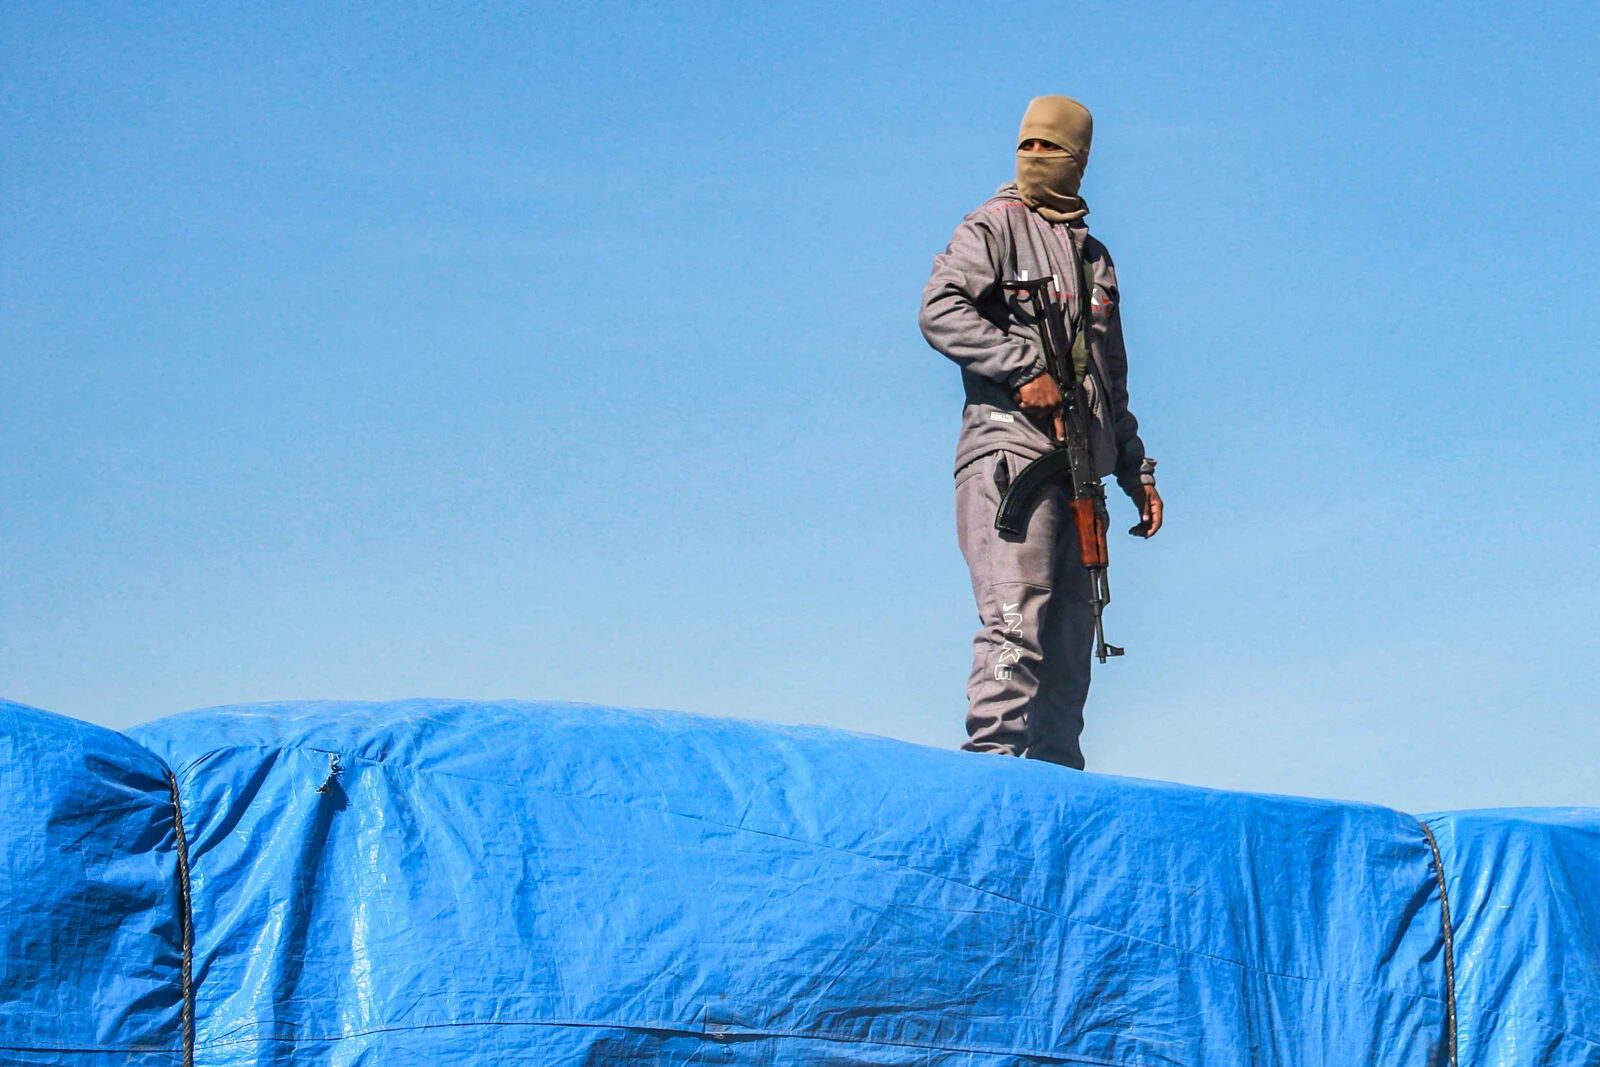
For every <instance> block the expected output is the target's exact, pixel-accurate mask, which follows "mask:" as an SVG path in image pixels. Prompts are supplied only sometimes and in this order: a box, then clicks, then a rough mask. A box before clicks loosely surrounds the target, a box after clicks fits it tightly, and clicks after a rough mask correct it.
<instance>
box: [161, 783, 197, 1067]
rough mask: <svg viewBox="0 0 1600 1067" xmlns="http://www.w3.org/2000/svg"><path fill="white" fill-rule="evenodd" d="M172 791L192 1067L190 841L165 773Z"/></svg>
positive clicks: (187, 1054) (186, 1052) (186, 1041)
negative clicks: (176, 836)
mask: <svg viewBox="0 0 1600 1067" xmlns="http://www.w3.org/2000/svg"><path fill="white" fill-rule="evenodd" d="M167 785H168V786H169V787H170V788H171V789H172V826H173V829H174V830H176V831H177V835H178V925H179V930H180V932H181V934H182V937H183V1067H194V909H193V908H192V907H191V906H190V901H189V839H188V837H186V836H185V835H184V832H183V804H182V803H181V802H180V800H179V797H178V779H177V778H176V777H175V776H174V775H173V773H172V772H171V771H168V772H167Z"/></svg>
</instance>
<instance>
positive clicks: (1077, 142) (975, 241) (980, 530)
mask: <svg viewBox="0 0 1600 1067" xmlns="http://www.w3.org/2000/svg"><path fill="white" fill-rule="evenodd" d="M1092 133H1093V120H1092V119H1091V118H1090V115H1089V112H1088V109H1086V108H1085V107H1084V106H1083V105H1082V104H1080V103H1078V102H1077V101H1076V100H1072V99H1069V98H1068V97H1065V96H1041V97H1039V98H1038V99H1036V100H1034V101H1033V102H1032V103H1030V104H1029V105H1028V110H1027V113H1026V114H1025V115H1024V116H1023V119H1022V129H1021V131H1020V133H1019V134H1018V137H1017V141H1018V143H1017V180H1016V182H1015V183H1009V182H1008V183H1007V184H1005V185H1002V186H1001V187H1000V189H999V191H998V192H996V193H995V195H994V196H993V197H991V198H990V199H989V200H988V202H987V203H985V204H984V205H983V206H982V207H980V208H978V210H976V211H974V212H973V213H972V214H970V215H968V216H967V217H966V218H965V219H963V220H962V222H961V225H960V226H958V227H957V228H956V232H955V236H954V237H952V238H951V239H950V247H949V248H948V249H946V250H945V252H944V253H943V254H942V255H940V256H938V257H937V258H935V259H934V262H933V276H932V277H931V278H929V279H928V286H927V288H926V289H925V290H924V291H923V294H922V314H921V319H920V321H921V325H922V333H923V336H924V337H926V338H927V339H928V343H929V344H931V345H932V346H933V347H934V348H936V349H938V350H939V351H940V352H942V353H943V354H944V355H946V356H948V357H949V358H950V359H951V360H953V361H954V362H955V363H957V364H958V365H959V366H960V367H961V379H962V383H963V384H964V385H965V387H966V394H967V398H966V406H965V408H964V409H963V411H962V418H961V437H960V441H959V443H958V444H957V446H956V526H957V533H958V536H959V538H960V542H961V553H962V555H964V556H965V557H966V559H967V566H968V568H969V569H970V570H971V571H972V592H973V595H974V596H976V597H977V601H978V615H979V618H980V621H981V623H982V628H981V629H979V630H978V634H977V637H976V638H974V640H973V660H972V676H971V678H970V679H969V680H968V682H967V700H968V713H967V734H968V738H967V743H966V745H965V746H963V747H965V748H967V749H968V750H970V751H974V752H996V753H1001V754H1008V755H1013V756H1028V757H1031V758H1034V759H1043V760H1050V761H1051V762H1053V763H1061V764H1065V765H1066V766H1069V767H1076V768H1078V769H1080V770H1081V769H1082V768H1083V751H1082V749H1081V748H1080V747H1079V743H1078V738H1079V735H1080V734H1081V733H1082V732H1083V704H1084V700H1085V698H1087V696H1088V695H1089V660H1090V653H1091V647H1092V645H1093V643H1094V612H1093V608H1092V606H1091V604H1090V584H1089V574H1088V571H1086V570H1085V569H1084V567H1083V564H1082V560H1081V557H1080V555H1079V549H1078V536H1077V533H1076V531H1075V529H1074V526H1073V522H1072V516H1071V514H1070V512H1069V510H1068V506H1067V504H1068V498H1069V497H1070V491H1067V490H1064V489H1063V488H1062V487H1060V486H1053V487H1051V488H1050V489H1048V490H1046V492H1045V494H1044V496H1043V497H1042V498H1041V499H1040V501H1039V505H1038V507H1037V509H1036V510H1035V511H1034V512H1033V514H1032V517H1031V519H1030V520H1029V523H1028V527H1027V532H1026V534H1025V536H1023V537H1021V538H1012V537H1008V536H1004V535H1002V534H1000V533H999V532H998V531H997V530H996V529H995V511H996V509H997V508H998V507H999V505H1000V499H1001V497H1002V496H1003V495H1004V493H1005V490H1006V488H1007V486H1008V485H1009V484H1010V482H1011V479H1012V478H1014V477H1015V476H1016V475H1017V473H1018V472H1019V471H1020V470H1021V469H1022V468H1023V467H1025V466H1026V465H1027V464H1028V463H1029V462H1031V461H1032V460H1034V459H1037V458H1038V457H1040V456H1042V455H1044V454H1045V453H1047V452H1049V451H1050V450H1051V448H1052V446H1053V442H1054V441H1055V440H1059V439H1060V437H1061V433H1062V423H1061V419H1062V398H1061V392H1060V390H1059V388H1058V387H1057V383H1056V382H1055V380H1054V379H1053V378H1051V377H1050V375H1048V374H1046V373H1045V362H1044V351H1043V348H1042V346H1041V342H1040V339H1039V335H1038V331H1037V330H1036V329H1035V327H1034V325H1033V323H1032V316H1030V315H1027V314H1026V313H1025V312H1024V307H1025V305H1024V304H1022V303H1021V300H1022V297H1021V295H1020V294H1015V293H1008V292H1007V291H1006V290H1004V289H1003V288H1002V287H1001V282H1002V281H1007V280H1011V279H1015V278H1046V277H1053V278H1055V279H1057V282H1056V284H1055V285H1053V286H1052V289H1053V290H1058V291H1055V292H1052V294H1051V299H1052V300H1054V301H1056V302H1057V303H1058V305H1059V306H1060V307H1061V308H1062V311H1063V314H1064V317H1065V320H1066V321H1067V323H1068V329H1069V331H1071V336H1072V337H1073V344H1072V347H1073V352H1072V358H1073V362H1074V366H1075V371H1076V374H1077V376H1078V377H1080V378H1082V379H1083V382H1084V391H1085V394H1086V396H1087V399H1088V410H1089V421H1090V435H1089V436H1090V442H1089V443H1090V452H1091V455H1092V458H1093V461H1094V465H1095V468H1096V473H1097V474H1099V475H1100V476H1101V477H1108V476H1113V475H1114V476H1115V477H1116V480H1117V484H1118V485H1120V486H1121V487H1122V489H1123V490H1124V491H1125V492H1126V493H1127V494H1128V496H1130V497H1131V498H1132V499H1133V502H1134V504H1135V505H1136V506H1137V507H1138V509H1139V515H1140V522H1139V524H1138V525H1137V526H1135V527H1134V528H1133V529H1132V530H1130V531H1129V533H1132V534H1134V535H1136V536H1141V537H1149V536H1151V535H1153V534H1154V533H1155V532H1156V531H1157V530H1159V529H1160V528H1161V497H1160V496H1159V495H1158V494H1157V493H1156V487H1155V482H1156V479H1155V466H1156V464H1155V460H1153V459H1149V458H1147V457H1146V456H1145V454H1144V442H1142V441H1141V440H1140V439H1139V423H1138V420H1136V419H1135V418H1134V417H1133V413H1132V412H1130V411H1129V410H1128V358H1127V352H1126V351H1125V349H1124V348H1123V344H1122V320H1121V317H1120V312H1119V310H1118V297H1119V294H1118V290H1117V276H1116V271H1115V270H1114V269H1113V268H1112V266H1111V256H1110V255H1109V254H1108V253H1107V252H1106V249H1105V246H1104V245H1102V244H1101V243H1100V242H1099V241H1097V240H1095V239H1094V238H1093V237H1091V236H1089V228H1088V226H1087V225H1085V224H1084V221H1083V217H1084V216H1085V215H1087V214H1088V213H1089V209H1088V207H1087V206H1085V205H1084V202H1083V200H1082V199H1081V198H1080V197H1079V196H1078V185H1079V182H1080V181H1081V180H1082V178H1083V171H1084V166H1085V165H1086V164H1087V163H1088V161H1089V141H1090V137H1091V135H1092ZM1080 267H1081V268H1082V271H1081V273H1080ZM1080 278H1082V279H1084V287H1085V288H1086V289H1087V290H1088V291H1089V292H1090V294H1091V297H1090V300H1089V306H1090V315H1089V323H1088V326H1087V329H1084V330H1081V331H1080V330H1077V329H1076V323H1077V322H1078V319H1079V316H1078V314H1077V310H1076V309H1078V308H1079V307H1081V304H1080V303H1079V302H1078V289H1079V281H1078V279H1080Z"/></svg>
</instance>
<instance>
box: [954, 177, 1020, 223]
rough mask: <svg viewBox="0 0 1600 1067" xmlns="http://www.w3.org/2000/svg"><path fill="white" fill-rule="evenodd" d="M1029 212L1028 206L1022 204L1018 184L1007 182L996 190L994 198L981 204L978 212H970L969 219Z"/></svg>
mask: <svg viewBox="0 0 1600 1067" xmlns="http://www.w3.org/2000/svg"><path fill="white" fill-rule="evenodd" d="M1027 210H1028V205H1027V204H1024V203H1023V202H1022V196H1021V194H1019V193H1018V192H1017V183H1016V182H1006V184H1004V185H1002V186H1001V187H1000V188H998V189H996V190H995V192H994V195H993V196H991V197H990V198H989V199H987V200H985V201H984V202H983V203H981V204H979V205H978V207H977V209H976V210H974V211H972V212H970V213H969V214H968V215H967V218H969V219H979V218H990V217H993V216H996V215H1002V216H1003V215H1004V213H1005V212H1008V211H1023V212H1026V211H1027Z"/></svg>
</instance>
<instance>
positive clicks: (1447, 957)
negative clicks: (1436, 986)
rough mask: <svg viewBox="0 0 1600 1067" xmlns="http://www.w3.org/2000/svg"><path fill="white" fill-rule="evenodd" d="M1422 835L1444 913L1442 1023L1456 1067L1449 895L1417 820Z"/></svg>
mask: <svg viewBox="0 0 1600 1067" xmlns="http://www.w3.org/2000/svg"><path fill="white" fill-rule="evenodd" d="M1417 822H1418V823H1419V824H1421V826H1422V833H1423V836H1425V837H1426V838H1427V839H1428V847H1429V848H1430V849H1432V850H1433V870H1434V873H1435V874H1436V875H1437V876H1438V878H1439V907H1440V908H1441V909H1442V910H1443V912H1444V1022H1445V1028H1446V1029H1447V1030H1448V1031H1449V1035H1450V1067H1456V940H1455V937H1456V935H1455V929H1454V927H1453V926H1452V925H1451V923H1450V894H1449V893H1448V892H1446V890H1445V885H1444V860H1442V859H1440V858H1439V842H1437V841H1435V840H1434V839H1433V831H1432V830H1430V829H1429V828H1428V824H1427V823H1425V822H1423V821H1422V820H1421V819H1418V820H1417Z"/></svg>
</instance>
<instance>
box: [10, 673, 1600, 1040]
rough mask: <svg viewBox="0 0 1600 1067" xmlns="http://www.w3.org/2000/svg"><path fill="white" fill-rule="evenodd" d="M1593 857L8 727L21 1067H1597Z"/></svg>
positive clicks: (1110, 793)
mask: <svg viewBox="0 0 1600 1067" xmlns="http://www.w3.org/2000/svg"><path fill="white" fill-rule="evenodd" d="M1597 841H1600V810H1594V809H1586V810H1562V811H1509V812H1466V813H1457V814H1445V815H1435V816H1428V817H1427V818H1426V819H1422V820H1419V819H1418V818H1416V817H1414V816H1411V815H1406V814H1403V813H1400V812H1395V811H1391V810H1389V809H1385V808H1381V807H1374V806H1369V805H1362V804H1350V803H1339V802H1331V801H1320V800H1307V799H1301V798H1292V797H1273V796H1259V795H1249V794H1240V793H1229V792H1222V791H1216V790H1206V789H1197V788H1191V787H1186V786H1178V785H1171V784H1167V783H1161V782H1149V781H1139V780H1132V779H1122V778H1113V777H1107V776H1102V775H1094V774H1083V773H1080V772H1075V771H1071V770H1067V769H1064V768H1060V767H1055V766H1051V765H1046V764H1039V763H1033V762H1029V761H1017V760H1007V759H1001V758H997V757H993V756H978V755H971V754H966V753H957V752H946V751H942V750H936V749H930V748H925V747H921V746H916V745H910V744H905V743H901V742H896V741H890V740H886V739H882V738H875V737H866V736H862V735H857V734H849V733H844V732H841V731H836V730H827V729H821V728H810V727H786V726H775V725H771V724H765V723H752V722H741V721H732V720H722V719H707V718H701V717H696V716H689V715H681V714H672V713H665V712H648V711H623V710H619V709H612V708H599V707H590V706H582V705H571V704H529V703H494V704H488V703H468V702H449V701H402V702H395V703H383V704H376V703H375V704H351V703H293V704H276V705H256V706H249V707H233V708H218V709H210V710H205V711H198V712H190V713H187V714H184V715H178V716H174V717H172V718H168V719H164V720H160V721H158V722H155V723H151V724H149V725H147V726H144V727H140V728H138V729H136V730H133V731H130V732H129V734H128V735H126V736H124V735H120V734H117V733H114V732H112V731H108V730H103V729H100V728H97V727H93V726H89V725H87V724H84V723H81V722H76V721H73V720H70V719H64V718H61V717H58V716H53V715H49V714H48V713H45V712H40V711H37V710H35V709H30V708H25V707H22V706H20V705H15V704H0V855H3V856H4V857H5V861H6V862H5V870H6V882H5V885H4V889H3V897H0V905H3V911H0V939H3V940H0V947H3V954H0V1058H3V1057H11V1059H12V1061H14V1062H21V1063H35V1062H38V1063H69V1062H70V1063H78V1062H81V1063H137V1064H140V1065H143V1064H145V1063H179V1062H182V1060H183V1058H184V1057H185V1056H186V1055H187V1056H191V1057H192V1062H194V1063H196V1064H208V1065H209V1064H214V1065H235V1064H237V1065H243V1064H291V1063H293V1064H341V1065H343V1064H380V1063H381V1064H437V1063H458V1062H459V1063H485V1064H489V1063H493V1064H610V1063H619V1064H621V1063H650V1064H697V1065H699V1064H757V1063H759V1064H771V1065H789V1064H796V1065H798V1064H806V1065H813V1064H877V1065H898V1064H906V1065H910V1064H916V1065H918V1067H932V1065H941V1067H942V1065H947V1064H948V1065H957V1064H959V1065H961V1067H998V1065H1001V1064H1007V1065H1010V1064H1138V1065H1158V1064H1159V1065H1174V1064H1185V1065H1213V1064H1385V1065H1388V1064H1396V1065H1398V1064H1416V1065H1429V1067H1434V1065H1440V1064H1446V1063H1449V1062H1450V1058H1451V1056H1452V1054H1453V1055H1455V1056H1456V1057H1457V1062H1459V1063H1461V1064H1483V1065H1486V1067H1487V1065H1495V1067H1500V1065H1510V1064H1530V1065H1531V1064H1548V1063H1555V1064H1562V1065H1566V1064H1590V1065H1593V1064H1600V845H1597ZM1447 912H1448V915H1449V919H1448V921H1447V919H1446V914H1447ZM186 974H187V976H188V977H187V978H186V977H185V975H186Z"/></svg>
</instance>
